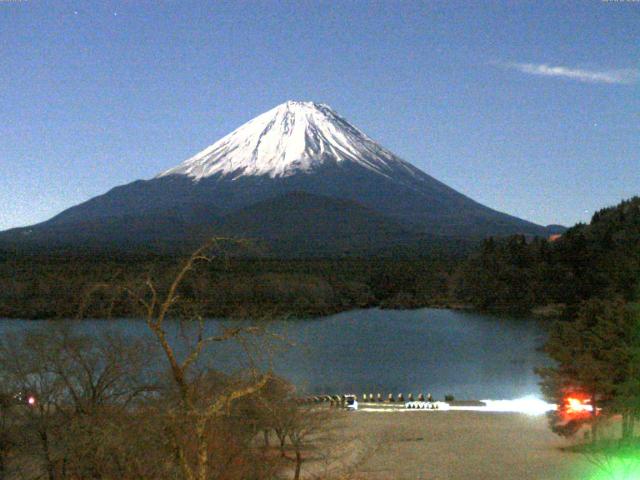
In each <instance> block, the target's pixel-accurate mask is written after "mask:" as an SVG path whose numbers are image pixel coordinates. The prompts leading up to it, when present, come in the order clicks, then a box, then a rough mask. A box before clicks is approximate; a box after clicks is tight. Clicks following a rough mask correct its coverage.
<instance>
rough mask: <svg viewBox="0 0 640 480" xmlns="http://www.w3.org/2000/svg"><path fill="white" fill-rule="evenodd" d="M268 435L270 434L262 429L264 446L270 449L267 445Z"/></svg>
mask: <svg viewBox="0 0 640 480" xmlns="http://www.w3.org/2000/svg"><path fill="white" fill-rule="evenodd" d="M269 433H270V432H269V430H267V429H264V430H263V431H262V434H263V435H264V446H265V447H267V448H269V447H270V444H269Z"/></svg>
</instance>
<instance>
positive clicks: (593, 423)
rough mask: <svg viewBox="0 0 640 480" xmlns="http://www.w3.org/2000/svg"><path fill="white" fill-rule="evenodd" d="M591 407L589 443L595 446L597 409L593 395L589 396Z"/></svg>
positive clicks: (596, 438) (596, 439)
mask: <svg viewBox="0 0 640 480" xmlns="http://www.w3.org/2000/svg"><path fill="white" fill-rule="evenodd" d="M591 405H592V410H591V443H592V444H595V443H597V441H598V408H597V405H596V396H595V394H594V395H592V396H591Z"/></svg>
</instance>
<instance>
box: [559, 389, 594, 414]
mask: <svg viewBox="0 0 640 480" xmlns="http://www.w3.org/2000/svg"><path fill="white" fill-rule="evenodd" d="M590 402H591V399H590V398H589V397H588V396H586V395H579V394H572V395H571V396H569V397H566V398H565V399H564V401H563V403H562V406H561V411H562V413H563V414H564V416H565V417H569V418H571V419H578V418H585V417H589V416H590V415H591V412H593V406H592V405H591V403H590Z"/></svg>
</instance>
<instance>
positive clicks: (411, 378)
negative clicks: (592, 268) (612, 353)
mask: <svg viewBox="0 0 640 480" xmlns="http://www.w3.org/2000/svg"><path fill="white" fill-rule="evenodd" d="M41 323H43V322H27V321H17V320H1V319H0V335H4V334H6V333H7V332H10V331H20V330H23V329H29V328H34V326H35V325H37V324H41ZM230 324H233V322H229V321H225V322H221V321H218V320H208V321H207V330H208V331H209V332H211V333H213V332H215V331H216V330H218V329H219V328H220V327H221V325H230ZM80 328H81V329H82V330H84V331H88V332H97V331H100V330H104V329H114V330H117V331H121V332H123V333H124V334H125V335H127V336H140V335H147V330H146V328H147V327H146V325H145V324H144V322H142V321H139V320H130V319H125V320H113V321H99V320H85V321H84V322H83V323H82V324H81V325H80ZM184 329H185V327H179V326H178V325H177V324H172V328H171V332H172V334H173V335H175V338H177V339H180V338H182V337H185V338H188V337H189V333H190V332H189V331H188V328H187V331H186V332H185V331H184ZM268 331H269V332H272V333H274V334H277V335H278V336H283V337H285V338H286V344H284V343H283V342H282V341H281V340H269V345H270V347H269V349H268V350H269V351H270V352H272V353H271V354H270V355H269V358H266V357H263V358H262V360H261V361H262V362H270V363H271V365H272V366H273V368H274V370H275V371H276V372H277V373H279V374H281V375H282V376H284V377H286V378H288V379H289V380H291V381H293V382H294V383H295V384H296V385H297V386H298V387H299V388H300V389H302V390H305V391H307V392H309V393H346V392H354V393H358V394H360V393H374V394H376V393H378V392H379V393H382V394H384V395H385V396H386V394H388V393H394V394H398V393H404V394H405V395H406V394H407V393H409V392H412V393H414V395H416V394H418V393H420V392H424V393H425V394H426V393H432V394H433V395H434V396H435V397H437V398H440V397H442V396H443V395H445V394H447V393H451V394H453V395H455V396H456V398H477V399H486V398H491V399H513V398H519V397H523V396H527V395H539V387H538V385H537V382H538V378H537V377H536V375H535V374H534V373H533V369H534V367H536V366H541V365H545V364H548V360H547V359H546V357H545V355H544V354H542V353H540V352H538V351H536V348H537V347H539V346H540V345H542V343H543V342H544V338H545V335H544V330H543V328H542V327H541V325H540V324H539V323H538V322H536V321H534V320H532V319H522V318H517V319H514V318H507V317H504V316H502V317H500V316H490V315H484V314H479V313H470V312H460V311H454V310H436V309H420V310H412V311H406V310H404V311H401V310H378V309H367V310H354V311H350V312H345V313H341V314H338V315H333V316H329V317H323V318H318V319H314V320H301V321H277V322H271V323H269V325H268ZM191 333H192V332H191ZM289 344H293V345H289ZM249 348H251V346H249ZM262 350H264V348H263V349H262ZM240 351H241V349H240V347H239V346H238V345H237V344H234V345H232V344H228V345H225V346H224V347H223V348H220V347H218V346H216V351H215V352H209V353H208V354H207V360H208V361H210V362H211V364H212V365H216V366H218V367H220V368H224V369H232V368H238V366H239V365H241V363H239V362H238V359H240V358H244V356H243V355H242V354H241V353H240Z"/></svg>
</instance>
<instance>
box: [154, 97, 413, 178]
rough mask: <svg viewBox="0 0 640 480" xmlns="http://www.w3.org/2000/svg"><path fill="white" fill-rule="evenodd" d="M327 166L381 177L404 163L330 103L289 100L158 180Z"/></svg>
mask: <svg viewBox="0 0 640 480" xmlns="http://www.w3.org/2000/svg"><path fill="white" fill-rule="evenodd" d="M325 162H335V163H341V162H355V163H357V164H359V165H361V166H363V167H365V168H368V169H369V170H373V171H375V172H377V173H379V174H382V175H385V176H387V175H389V173H390V172H391V170H393V169H394V168H397V167H398V166H401V167H402V168H403V170H405V171H406V170H409V171H411V170H413V168H414V167H412V166H410V165H409V164H407V163H406V162H404V161H402V160H400V159H399V158H398V157H396V156H395V155H394V154H393V153H391V152H389V151H388V150H386V149H384V148H383V147H381V146H380V145H378V144H377V143H375V142H374V141H373V140H371V139H370V138H369V137H367V136H366V135H365V134H364V133H363V132H361V131H360V130H358V129H357V128H356V127H354V126H353V125H351V124H350V123H349V122H347V121H346V120H345V119H343V118H342V117H340V116H339V115H338V114H337V113H335V112H334V111H333V110H332V109H331V108H330V107H329V106H328V105H325V104H319V103H313V102H299V101H288V102H285V103H282V104H280V105H278V106H277V107H275V108H273V109H271V110H269V111H267V112H265V113H263V114H261V115H258V116H257V117H255V118H254V119H253V120H250V121H248V122H247V123H245V124H244V125H242V126H241V127H239V128H238V129H236V130H234V131H233V132H231V133H230V134H228V135H226V136H225V137H223V138H221V139H220V140H218V141H217V142H216V143H214V144H213V145H211V146H209V147H207V148H205V149H204V150H202V151H201V152H199V153H197V154H196V155H194V156H193V157H191V158H189V159H187V160H185V161H184V162H182V163H181V164H180V165H178V166H176V167H174V168H171V169H169V170H167V171H165V172H163V173H161V174H159V175H158V177H164V176H167V175H187V176H189V177H191V178H193V179H194V180H200V179H202V178H206V177H210V176H212V175H216V174H220V175H221V176H227V177H230V178H232V179H236V178H239V177H242V176H259V175H266V176H269V177H271V178H275V177H287V176H290V175H293V174H296V173H299V172H311V171H313V169H314V168H315V167H317V166H319V165H321V164H323V163H325Z"/></svg>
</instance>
